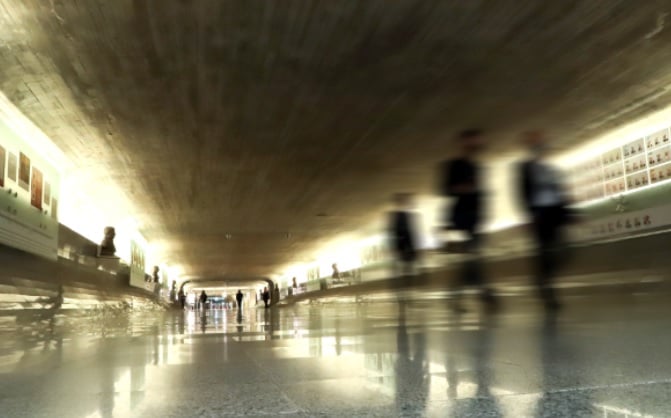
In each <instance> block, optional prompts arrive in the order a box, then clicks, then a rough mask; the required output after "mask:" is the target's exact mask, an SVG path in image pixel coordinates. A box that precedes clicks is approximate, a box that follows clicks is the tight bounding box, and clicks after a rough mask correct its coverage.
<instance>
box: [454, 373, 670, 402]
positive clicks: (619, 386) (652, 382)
mask: <svg viewBox="0 0 671 418" xmlns="http://www.w3.org/2000/svg"><path fill="white" fill-rule="evenodd" d="M658 384H671V378H669V379H661V380H650V381H646V382H633V383H615V384H609V385H591V386H579V387H570V388H561V389H550V390H543V391H524V392H517V393H510V394H502V395H492V396H484V397H483V396H469V397H466V398H461V399H491V398H499V399H504V398H515V397H520V396H532V395H533V396H537V395H541V394H543V393H548V394H562V393H572V392H585V391H598V390H608V389H622V388H630V387H637V386H647V385H658ZM448 401H453V400H448Z"/></svg>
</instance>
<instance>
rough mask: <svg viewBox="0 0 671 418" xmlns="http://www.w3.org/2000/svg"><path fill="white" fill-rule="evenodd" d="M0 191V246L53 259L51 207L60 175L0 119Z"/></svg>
mask: <svg viewBox="0 0 671 418" xmlns="http://www.w3.org/2000/svg"><path fill="white" fill-rule="evenodd" d="M45 184H48V192H47V191H46V190H45V189H46V187H45ZM0 189H2V192H1V193H0V243H2V244H5V245H8V246H11V247H14V248H18V249H20V250H23V251H27V252H31V253H34V254H38V255H41V256H44V257H48V258H51V259H56V258H57V257H58V212H57V210H56V209H55V207H54V206H55V204H56V203H57V196H58V195H59V193H60V174H59V172H58V170H57V168H56V167H54V166H53V165H52V164H51V163H50V162H49V161H48V159H47V157H46V156H44V155H42V154H41V153H40V150H37V149H35V148H33V147H32V146H31V145H30V142H29V141H27V140H26V139H25V138H23V137H21V136H20V135H19V134H18V133H17V132H16V131H14V130H13V129H12V128H11V127H10V125H9V124H8V123H6V121H5V120H0ZM45 193H47V195H45ZM52 202H53V203H52Z"/></svg>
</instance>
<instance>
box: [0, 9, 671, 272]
mask: <svg viewBox="0 0 671 418" xmlns="http://www.w3.org/2000/svg"><path fill="white" fill-rule="evenodd" d="M669 11H671V4H670V2H668V1H652V0H651V1H645V2H641V1H640V0H636V1H622V0H604V1H599V2H590V1H550V2H548V1H545V2H543V1H535V0H529V1H525V0H497V1H478V0H469V1H446V0H439V1H426V0H422V1H419V0H417V1H405V0H399V1H389V0H375V1H324V2H314V1H266V0H263V1H256V0H245V1H226V0H200V1H199V0H170V1H168V0H153V1H150V0H135V1H130V0H115V1H101V0H77V1H74V0H51V1H48V0H0V89H1V90H2V91H3V92H4V93H5V94H6V95H7V96H8V97H9V98H10V100H12V102H13V103H14V104H15V105H16V106H17V107H18V108H19V109H20V110H21V111H22V112H24V113H25V115H27V116H28V117H29V118H30V119H31V120H32V121H33V122H34V123H35V124H36V125H37V126H39V127H40V128H41V129H42V130H43V131H44V132H45V133H46V134H47V135H48V136H49V137H50V138H51V139H52V140H53V141H54V142H55V143H56V144H57V145H58V146H59V147H60V148H61V149H62V150H63V152H64V153H65V154H66V155H67V156H68V157H69V158H70V159H71V160H72V161H73V162H74V164H75V165H76V167H77V170H78V173H79V174H81V178H82V179H86V182H85V183H84V180H82V182H83V183H82V184H83V185H86V187H88V189H87V190H86V192H87V193H89V194H90V195H91V197H92V198H93V199H101V200H102V199H103V198H104V197H105V193H106V190H109V189H106V187H105V185H107V184H110V183H115V184H117V185H118V186H119V187H120V188H121V189H122V190H123V191H124V194H125V197H124V198H123V199H125V200H127V201H129V202H130V204H129V205H128V211H130V212H132V213H130V215H133V216H134V217H135V218H137V219H138V220H139V223H140V225H141V232H143V234H144V235H145V236H146V238H147V239H148V240H149V241H151V242H154V243H158V244H159V245H160V248H162V249H163V251H165V253H166V254H165V255H166V256H167V259H168V260H171V261H172V262H175V263H178V264H181V265H183V266H185V273H186V274H188V275H193V276H203V277H210V276H216V275H221V274H224V273H226V274H236V275H237V276H241V277H242V276H250V277H258V276H263V275H268V274H270V273H273V272H276V271H277V269H278V268H279V266H281V265H283V264H284V263H287V262H290V261H292V260H296V259H300V258H301V257H302V256H303V254H305V253H306V252H309V251H310V250H312V249H313V248H315V246H316V245H318V244H320V243H321V242H323V241H324V240H326V239H329V238H333V237H335V236H336V235H338V234H340V233H343V232H348V231H352V230H355V229H356V228H359V227H361V226H362V225H364V224H366V223H367V222H368V221H369V220H370V219H371V218H372V217H374V216H378V215H377V214H379V213H380V211H382V210H383V208H384V205H385V203H386V200H387V196H388V195H389V194H390V193H392V192H394V191H398V190H417V191H424V192H427V191H431V188H432V186H433V184H434V181H433V177H434V174H435V172H434V171H435V170H434V167H435V164H436V163H437V161H438V160H440V159H441V158H444V157H446V156H448V155H450V154H451V153H452V152H453V151H454V150H453V147H452V139H451V138H452V134H453V132H454V131H455V130H458V129H460V128H462V127H465V126H475V125H477V126H482V127H485V128H487V129H488V130H489V131H490V132H491V134H490V138H491V141H492V154H497V155H498V154H499V153H500V152H503V151H506V150H510V149H513V148H514V147H516V142H517V139H516V134H517V133H518V132H519V131H520V130H522V129H525V128H528V127H534V126H541V127H546V128H547V129H548V130H549V131H550V132H551V133H552V134H553V136H554V137H555V138H557V141H558V142H557V143H558V144H560V145H562V146H570V145H574V144H576V143H577V142H579V141H581V140H584V139H585V138H589V137H591V136H593V135H595V134H597V133H600V132H603V131H604V130H607V129H609V128H612V127H614V126H616V125H619V124H622V123H624V122H627V121H630V120H632V119H634V118H637V117H639V116H640V115H642V114H645V113H647V112H650V111H652V110H654V109H655V108H656V107H658V106H666V105H667V104H668V101H669V98H670V97H671V94H669V93H668V92H667V90H666V86H667V85H668V84H669V83H671V48H670V47H669V46H670V45H671V28H667V27H666V26H667V24H671V21H668V22H667V18H666V13H667V12H669ZM670 19H671V17H670ZM64 193H67V191H64ZM119 199H120V200H121V197H119ZM318 214H327V215H330V216H327V217H323V216H317V215H318ZM287 232H290V233H291V237H290V238H289V239H287ZM226 234H231V239H226Z"/></svg>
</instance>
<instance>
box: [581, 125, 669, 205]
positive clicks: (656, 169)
mask: <svg viewBox="0 0 671 418" xmlns="http://www.w3.org/2000/svg"><path fill="white" fill-rule="evenodd" d="M670 138H671V135H670V132H669V128H666V129H663V130H661V131H659V132H656V133H654V134H652V135H648V136H646V137H644V138H639V139H637V140H634V141H631V142H629V143H627V144H625V145H623V146H620V147H616V148H613V149H611V150H609V151H607V152H604V153H603V154H601V155H600V156H598V157H596V158H594V159H591V160H588V161H586V162H583V163H582V164H580V165H578V166H577V167H573V169H572V170H571V173H572V175H571V193H572V195H573V198H574V200H575V201H576V202H581V203H582V202H589V201H594V200H598V199H601V198H604V197H610V196H616V195H619V194H622V193H625V192H629V191H633V190H636V189H640V188H642V187H645V186H648V185H651V184H658V183H662V182H666V181H670V180H671V139H670Z"/></svg>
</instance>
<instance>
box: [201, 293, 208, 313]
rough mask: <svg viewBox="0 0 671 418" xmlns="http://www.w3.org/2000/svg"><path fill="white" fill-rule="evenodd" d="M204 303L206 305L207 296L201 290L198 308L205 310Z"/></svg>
mask: <svg viewBox="0 0 671 418" xmlns="http://www.w3.org/2000/svg"><path fill="white" fill-rule="evenodd" d="M205 303H207V294H206V293H205V291H204V290H203V291H202V292H200V308H201V309H205Z"/></svg>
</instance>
